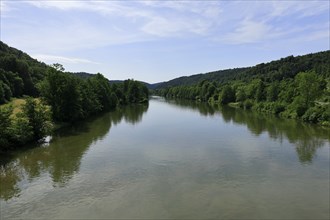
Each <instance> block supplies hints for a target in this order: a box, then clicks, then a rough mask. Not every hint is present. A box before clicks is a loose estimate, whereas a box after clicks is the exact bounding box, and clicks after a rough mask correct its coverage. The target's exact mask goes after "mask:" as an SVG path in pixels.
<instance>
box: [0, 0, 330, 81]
mask: <svg viewBox="0 0 330 220" xmlns="http://www.w3.org/2000/svg"><path fill="white" fill-rule="evenodd" d="M329 6H330V3H329V1H285V2H276V1H264V2H255V1H231V2H229V1H9V0H2V1H1V36H0V37H1V40H2V41H3V42H4V43H6V44H8V45H9V46H11V47H15V48H17V49H19V50H22V51H24V52H26V53H28V54H29V55H31V56H32V57H33V58H36V59H38V60H39V61H42V62H45V63H47V64H52V63H61V64H63V66H64V67H65V69H66V70H67V71H70V72H88V73H97V72H100V73H102V74H104V75H105V76H106V77H107V78H109V79H110V80H123V79H127V78H134V79H136V80H141V81H145V82H148V83H157V82H163V81H168V80H171V79H173V78H177V77H180V76H189V75H194V74H199V73H206V72H211V71H216V70H223V69H230V68H239V67H249V66H254V65H256V64H259V63H266V62H270V61H272V60H277V59H280V58H283V57H287V56H290V55H294V56H298V55H305V54H309V53H315V52H320V51H325V50H329V14H330V9H329Z"/></svg>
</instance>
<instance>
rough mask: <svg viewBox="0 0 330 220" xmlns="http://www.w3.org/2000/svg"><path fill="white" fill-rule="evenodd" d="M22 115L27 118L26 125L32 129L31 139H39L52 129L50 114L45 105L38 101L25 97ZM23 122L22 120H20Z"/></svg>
mask: <svg viewBox="0 0 330 220" xmlns="http://www.w3.org/2000/svg"><path fill="white" fill-rule="evenodd" d="M22 110H23V112H22V115H23V117H26V118H27V119H28V125H25V126H29V127H31V129H32V134H33V139H34V140H39V139H41V138H43V137H45V136H47V135H48V134H50V132H51V130H52V123H51V114H50V111H49V110H48V109H47V107H46V106H45V105H42V104H41V103H38V102H37V101H36V100H34V99H33V98H27V99H26V103H25V105H24V106H23V108H22ZM20 123H21V124H22V123H25V122H24V120H22V121H21V122H20Z"/></svg>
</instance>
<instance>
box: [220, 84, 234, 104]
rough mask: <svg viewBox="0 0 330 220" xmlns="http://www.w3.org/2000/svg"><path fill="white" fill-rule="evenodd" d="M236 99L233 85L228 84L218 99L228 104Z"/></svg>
mask: <svg viewBox="0 0 330 220" xmlns="http://www.w3.org/2000/svg"><path fill="white" fill-rule="evenodd" d="M235 99H236V97H235V91H234V90H233V89H232V87H231V86H228V85H226V86H224V87H223V89H222V91H221V94H220V96H219V99H218V100H219V102H220V103H221V104H228V103H229V102H234V101H235Z"/></svg>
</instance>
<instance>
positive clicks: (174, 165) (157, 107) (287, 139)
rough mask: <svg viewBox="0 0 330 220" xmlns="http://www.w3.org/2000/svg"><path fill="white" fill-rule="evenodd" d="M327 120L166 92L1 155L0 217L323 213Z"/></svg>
mask: <svg viewBox="0 0 330 220" xmlns="http://www.w3.org/2000/svg"><path fill="white" fill-rule="evenodd" d="M329 140H330V130H329V129H325V128H321V127H317V126H312V125H307V124H302V123H299V122H297V121H291V120H281V119H278V118H275V117H271V116H262V115H260V114H254V113H251V112H248V111H243V110H239V109H233V108H228V107H227V108H224V107H222V108H219V107H212V106H209V105H207V104H200V103H199V104H197V103H191V102H182V101H181V102H179V101H165V100H164V99H161V98H153V99H151V100H150V102H149V105H135V106H129V107H125V108H122V109H119V110H117V111H115V112H111V113H107V114H104V115H102V116H100V117H98V118H95V119H91V120H90V121H88V122H84V123H81V124H79V125H76V126H74V127H72V128H67V129H64V130H62V131H60V132H58V133H57V134H56V135H54V137H52V139H51V142H50V143H49V144H44V145H42V146H38V147H35V148H31V149H27V150H23V151H21V152H16V153H12V154H11V155H2V157H1V158H0V159H1V170H0V171H1V173H0V181H1V185H0V186H1V188H0V202H1V210H0V211H1V214H0V215H1V216H0V219H1V220H2V219H11V218H20V219H21V218H23V219H24V218H28V219H34V218H41V219H50V218H56V219H61V218H63V219H71V218H77V219H100V218H106V219H119V218H122V219H132V218H133V219H134V218H143V219H148V218H149V219H193V218H196V219H210V218H214V219H329V149H330V146H329Z"/></svg>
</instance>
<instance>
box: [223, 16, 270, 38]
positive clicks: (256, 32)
mask: <svg viewBox="0 0 330 220" xmlns="http://www.w3.org/2000/svg"><path fill="white" fill-rule="evenodd" d="M270 30H271V27H270V26H268V25H266V24H264V23H263V22H256V21H251V20H248V19H247V20H244V21H243V22H241V24H240V25H239V26H238V27H237V28H236V29H235V30H234V31H233V32H230V33H227V34H225V35H224V36H223V37H220V38H218V40H220V41H222V42H225V43H230V44H243V43H256V42H260V41H262V40H264V39H266V38H269V37H270V34H269V33H270Z"/></svg>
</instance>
